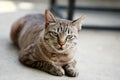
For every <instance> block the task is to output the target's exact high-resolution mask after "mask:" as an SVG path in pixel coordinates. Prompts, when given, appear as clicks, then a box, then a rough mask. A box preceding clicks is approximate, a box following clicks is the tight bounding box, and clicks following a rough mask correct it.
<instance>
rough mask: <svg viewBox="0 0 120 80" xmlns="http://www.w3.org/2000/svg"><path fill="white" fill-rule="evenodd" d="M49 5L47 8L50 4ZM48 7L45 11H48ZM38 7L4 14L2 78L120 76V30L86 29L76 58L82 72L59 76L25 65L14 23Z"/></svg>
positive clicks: (111, 79) (98, 79)
mask: <svg viewBox="0 0 120 80" xmlns="http://www.w3.org/2000/svg"><path fill="white" fill-rule="evenodd" d="M46 7H47V6H45V7H44V8H46ZM44 8H41V9H40V10H41V12H42V13H44ZM38 12H39V11H37V10H18V11H15V12H7V13H1V14H0V57H1V58H0V80H48V79H49V80H120V31H105V30H82V31H81V32H80V35H79V36H80V38H79V43H80V44H79V48H78V50H77V52H78V53H77V54H76V59H77V67H78V69H79V72H80V74H79V76H78V77H76V78H71V77H67V76H63V77H57V76H53V75H49V74H47V73H45V72H42V71H39V70H37V69H33V68H29V67H26V66H23V65H22V64H21V63H20V62H19V61H18V49H17V48H16V47H15V46H13V45H12V42H11V40H10V38H9V32H10V29H11V24H12V23H13V22H14V21H15V20H16V19H18V18H19V17H21V16H23V15H25V14H28V13H38Z"/></svg>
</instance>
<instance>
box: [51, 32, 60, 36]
mask: <svg viewBox="0 0 120 80" xmlns="http://www.w3.org/2000/svg"><path fill="white" fill-rule="evenodd" d="M50 35H52V36H55V37H57V36H58V34H57V33H56V32H52V31H50Z"/></svg>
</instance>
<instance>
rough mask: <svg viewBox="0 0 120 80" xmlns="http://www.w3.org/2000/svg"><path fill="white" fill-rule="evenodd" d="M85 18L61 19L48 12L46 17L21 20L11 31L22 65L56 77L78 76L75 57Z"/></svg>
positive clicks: (40, 15)
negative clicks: (79, 34) (82, 22)
mask: <svg viewBox="0 0 120 80" xmlns="http://www.w3.org/2000/svg"><path fill="white" fill-rule="evenodd" d="M83 18H84V17H83V16H81V17H80V18H79V19H77V20H74V21H69V20H64V19H58V18H55V17H54V15H53V14H52V13H51V12H50V11H49V10H46V11H45V16H44V15H42V14H34V15H27V16H25V17H23V18H20V19H19V20H18V21H16V22H15V23H14V24H13V26H12V29H11V39H12V41H13V42H14V43H15V44H17V45H18V46H19V48H20V52H19V60H20V62H21V63H23V64H25V65H27V66H30V67H33V68H37V69H39V70H42V71H45V72H47V73H50V74H53V75H56V76H62V75H64V74H66V75H67V76H71V77H75V76H78V71H77V70H76V68H75V65H76V61H75V59H74V55H75V51H76V45H77V40H78V33H79V31H80V28H81V21H82V20H83Z"/></svg>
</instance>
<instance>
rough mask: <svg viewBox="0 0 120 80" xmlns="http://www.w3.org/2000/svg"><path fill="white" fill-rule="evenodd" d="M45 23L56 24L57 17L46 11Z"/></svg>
mask: <svg viewBox="0 0 120 80" xmlns="http://www.w3.org/2000/svg"><path fill="white" fill-rule="evenodd" d="M45 22H46V24H49V23H55V22H56V18H55V16H54V15H53V14H52V13H51V12H50V11H49V10H45Z"/></svg>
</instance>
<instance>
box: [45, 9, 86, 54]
mask: <svg viewBox="0 0 120 80" xmlns="http://www.w3.org/2000/svg"><path fill="white" fill-rule="evenodd" d="M83 18H84V17H83V16H81V17H80V18H78V19H76V20H73V21H69V20H65V19H58V18H56V17H54V15H53V14H52V13H51V12H50V11H49V10H46V11H45V34H44V41H45V43H46V44H47V45H48V47H49V48H51V49H53V50H54V51H56V52H59V53H62V52H65V51H67V50H70V49H72V48H74V47H76V45H77V40H78V33H79V31H80V29H81V21H82V20H83Z"/></svg>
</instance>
